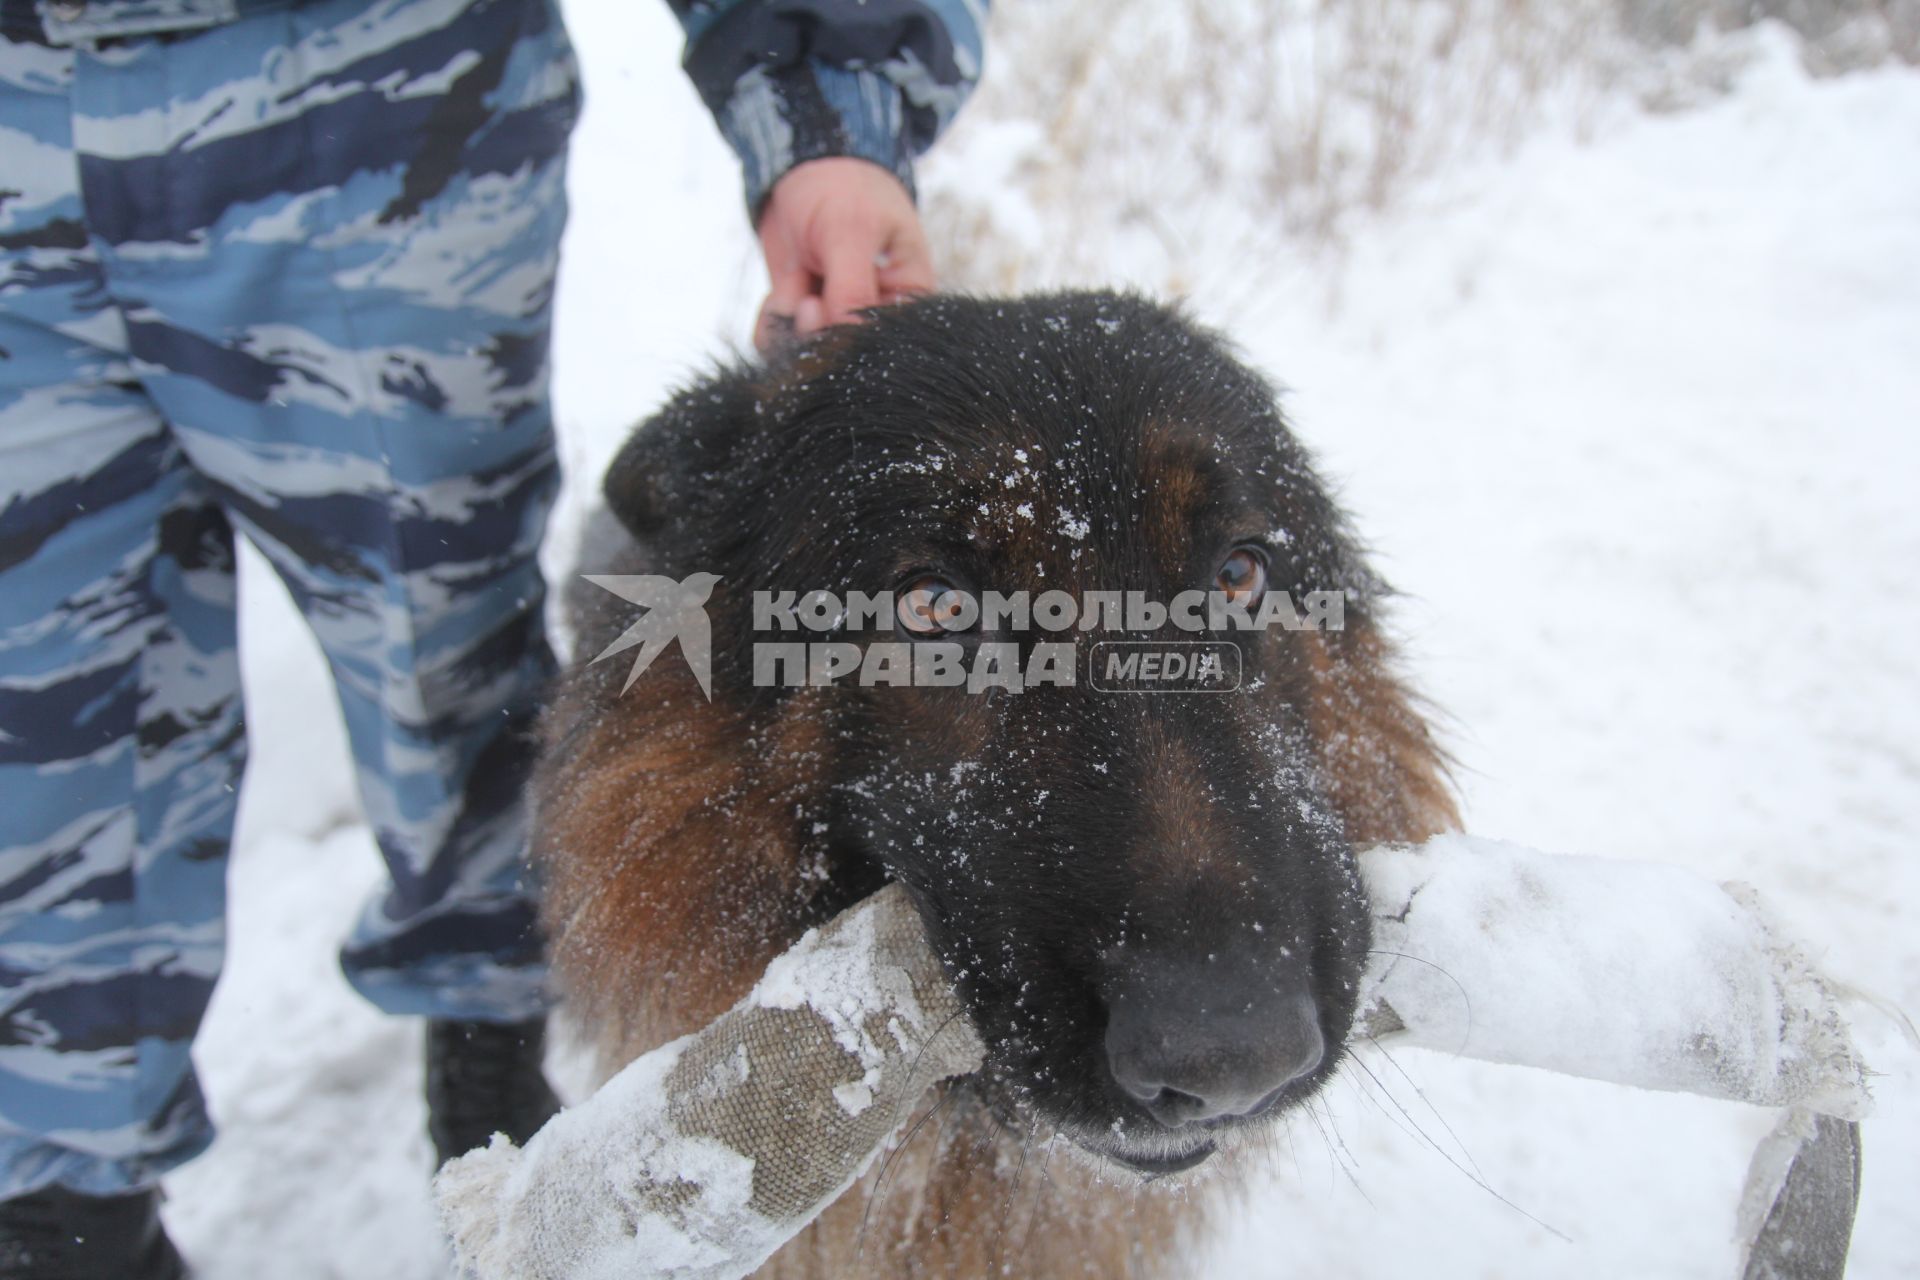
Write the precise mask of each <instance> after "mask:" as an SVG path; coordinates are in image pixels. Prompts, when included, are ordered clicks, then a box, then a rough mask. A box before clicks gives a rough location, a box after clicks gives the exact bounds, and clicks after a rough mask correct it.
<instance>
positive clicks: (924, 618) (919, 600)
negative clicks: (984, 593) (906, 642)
mask: <svg viewBox="0 0 1920 1280" xmlns="http://www.w3.org/2000/svg"><path fill="white" fill-rule="evenodd" d="M893 612H894V616H895V617H897V618H899V619H900V625H901V626H902V627H904V628H905V629H906V630H908V631H909V632H911V633H912V634H914V635H916V636H937V635H939V634H940V633H941V632H943V631H948V632H951V631H964V630H966V629H967V628H966V626H965V619H966V601H965V599H964V598H963V597H962V596H961V595H960V593H959V592H958V591H957V590H955V589H954V586H953V584H952V583H951V582H948V581H947V580H946V579H945V578H938V577H935V576H934V575H932V574H930V573H929V574H922V575H921V576H920V577H918V578H915V579H914V580H913V581H912V582H909V583H908V584H907V585H906V586H904V587H902V588H901V589H900V590H898V591H896V592H894V606H893Z"/></svg>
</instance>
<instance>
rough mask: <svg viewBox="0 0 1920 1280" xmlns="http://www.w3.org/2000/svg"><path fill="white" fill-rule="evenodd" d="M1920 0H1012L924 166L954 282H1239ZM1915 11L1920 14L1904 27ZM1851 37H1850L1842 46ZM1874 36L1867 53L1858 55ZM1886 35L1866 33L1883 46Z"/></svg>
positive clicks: (1834, 45)
mask: <svg viewBox="0 0 1920 1280" xmlns="http://www.w3.org/2000/svg"><path fill="white" fill-rule="evenodd" d="M1903 6H1904V7H1906V8H1908V9H1912V10H1913V11H1914V12H1916V13H1920V0H1098V2H1093V0H1008V2H1007V3H1004V4H1002V5H1000V6H998V7H997V8H996V10H995V12H994V17H993V30H992V35H991V38H990V47H989V58H990V64H989V69H988V75H987V78H986V82H985V83H984V84H983V86H982V88H981V90H980V92H979V94H978V95H977V97H976V100H975V102H974V103H973V104H972V105H971V106H970V107H969V108H968V110H967V112H966V114H965V115H963V117H962V119H961V122H960V124H959V125H958V126H957V127H956V129H955V130H954V131H953V133H952V135H951V136H950V137H949V139H948V140H947V142H945V143H944V144H943V146H942V148H941V151H940V152H939V153H938V155H937V156H936V158H935V160H934V161H933V163H931V164H930V165H929V166H928V167H927V169H926V173H925V177H926V187H927V191H928V197H929V198H928V199H927V201H926V202H925V203H926V209H927V215H928V224H929V230H930V232H931V234H932V235H933V237H934V241H935V245H936V249H937V251H938V252H939V254H940V257H941V261H942V263H943V266H944V268H945V272H946V277H947V280H948V282H949V283H950V284H953V285H955V286H958V287H962V288H970V289H979V290H989V291H1010V290H1017V289H1032V288H1036V287H1044V286H1051V285H1089V284H1105V283H1114V282H1117V281H1124V282H1126V283H1131V284H1135V285H1138V286H1141V287H1144V288H1148V289H1151V290H1153V291H1156V292H1160V293H1164V294H1173V295H1180V294H1185V293H1189V292H1192V291H1194V290H1196V289H1201V290H1204V291H1205V292H1208V293H1209V294H1213V295H1215V296H1218V295H1220V294H1221V293H1222V292H1223V291H1224V292H1225V293H1227V294H1231V293H1232V291H1233V288H1234V286H1235V280H1234V277H1235V276H1238V277H1240V278H1241V279H1243V280H1244V279H1247V278H1250V277H1253V276H1255V275H1257V274H1259V272H1258V270H1257V268H1258V265H1259V264H1260V262H1261V261H1262V260H1263V259H1265V258H1267V257H1269V256H1271V255H1272V254H1274V253H1276V252H1280V251H1282V250H1285V251H1288V252H1293V253H1298V252H1300V251H1301V250H1302V249H1303V248H1305V249H1306V250H1308V251H1310V252H1313V253H1323V252H1324V253H1331V252H1337V250H1338V248H1339V246H1340V244H1341V242H1342V239H1343V236H1344V235H1345V233H1346V231H1347V230H1348V228H1349V227H1350V226H1351V225H1352V224H1353V222H1354V220H1355V219H1356V218H1357V217H1360V216H1364V215H1365V214H1367V213H1368V212H1369V211H1375V210H1380V209H1383V208H1387V207H1390V206H1391V205H1393V204H1394V203H1395V201H1396V200H1397V199H1399V198H1400V197H1401V195H1402V194H1403V193H1404V192H1406V191H1407V190H1408V188H1409V187H1410V186H1412V185H1413V184H1415V183H1417V182H1418V181H1419V180H1420V179H1422V178H1423V177H1426V176H1427V175H1429V174H1431V173H1433V172H1434V171H1436V170H1437V169H1439V168H1441V167H1443V166H1445V165H1448V164H1450V163H1452V162H1455V161H1457V160H1458V159H1460V158H1462V157H1464V156H1467V155H1471V154H1474V153H1476V152H1486V151H1490V150H1498V149H1500V148H1504V147H1508V146H1511V145H1512V144H1513V143H1515V142H1516V141H1518V140H1519V139H1520V138H1522V137H1524V136H1526V135H1527V134H1528V133H1529V132H1531V131H1532V130H1534V129H1536V128H1538V127H1541V126H1542V124H1543V123H1545V122H1552V124H1553V125H1554V126H1555V127H1560V128H1567V129H1579V128H1581V127H1583V125H1584V123H1585V122H1586V121H1587V120H1588V119H1589V118H1590V116H1591V113H1592V111H1593V109H1594V106H1595V104H1597V103H1599V102H1601V101H1603V100H1604V99H1605V97H1606V95H1607V94H1608V93H1609V92H1611V91H1616V90H1621V89H1625V90H1626V91H1628V92H1632V93H1635V94H1638V96H1639V97H1640V98H1641V100H1642V101H1643V102H1645V103H1646V104H1647V105H1649V106H1651V107H1654V108H1656V109H1677V108H1681V107H1684V106H1686V105H1689V104H1690V103H1692V102H1695V101H1698V100H1699V99H1701V98H1702V97H1706V96H1710V95H1712V94H1714V93H1717V92H1719V91H1721V90H1723V89H1724V88H1725V87H1726V85H1727V84H1729V83H1730V82H1731V80H1732V78H1733V76H1734V74H1735V73H1736V71H1737V68H1738V65H1739V63H1740V61H1741V56H1742V55H1741V48H1742V46H1740V45H1739V43H1738V42H1737V41H1735V42H1729V41H1727V40H1726V39H1724V38H1721V37H1719V36H1718V35H1716V33H1717V32H1720V31H1722V30H1725V29H1728V28H1732V27H1737V26H1740V25H1744V24H1748V23H1750V22H1751V21H1752V19H1753V17H1754V16H1756V15H1757V16H1779V15H1780V14H1781V13H1785V12H1786V11H1787V10H1789V9H1791V10H1794V12H1795V13H1797V14H1798V15H1799V16H1798V18H1797V19H1796V21H1795V25H1796V26H1797V27H1798V28H1799V29H1801V30H1803V31H1804V32H1806V33H1808V35H1809V40H1808V45H1807V49H1808V62H1809V65H1810V66H1813V67H1814V68H1815V69H1816V70H1818V69H1822V63H1823V62H1829V63H1834V64H1835V65H1838V64H1839V63H1841V62H1844V61H1845V60H1846V59H1848V58H1853V59H1855V60H1856V61H1857V60H1861V59H1864V60H1868V61H1871V60H1874V59H1875V57H1884V56H1887V55H1888V54H1889V53H1893V54H1897V53H1899V52H1900V51H1901V47H1902V46H1901V45H1900V39H1901V37H1900V36H1899V34H1898V33H1899V32H1900V31H1901V30H1903V28H1901V27H1900V22H1901V21H1902V19H1900V16H1899V13H1897V12H1896V10H1901V9H1902V8H1903ZM1913 25H1914V27H1915V29H1916V30H1920V22H1916V23H1914V24H1913ZM1849 50H1851V51H1852V52H1851V53H1850V52H1848V51H1849ZM1862 51H1865V52H1862ZM1876 51H1877V52H1876Z"/></svg>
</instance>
